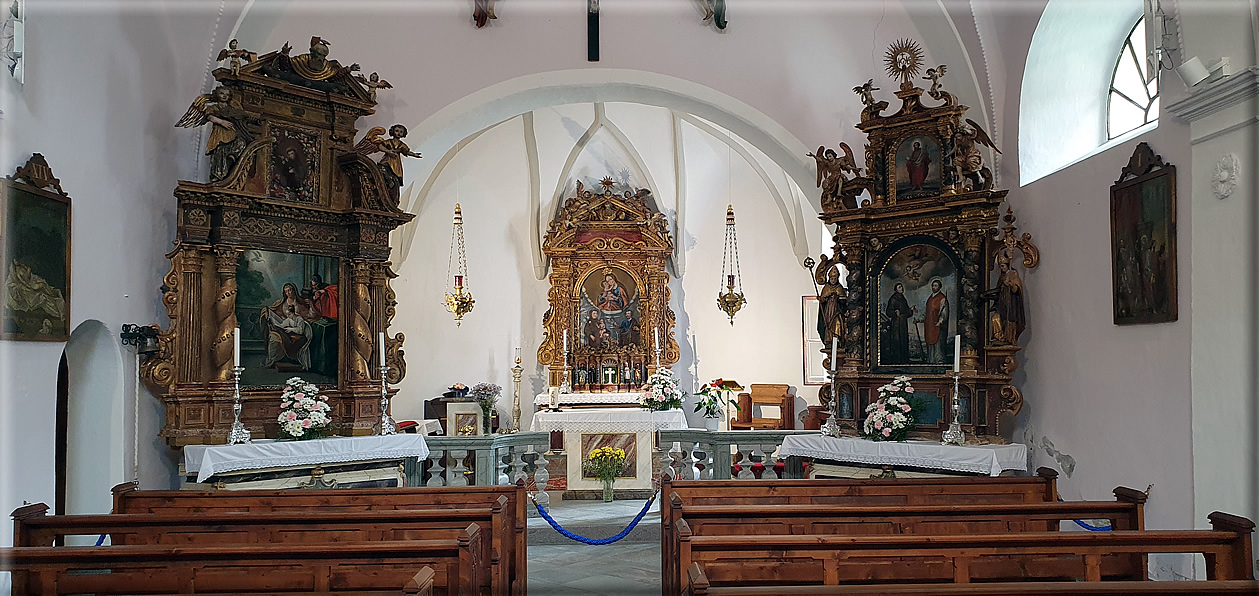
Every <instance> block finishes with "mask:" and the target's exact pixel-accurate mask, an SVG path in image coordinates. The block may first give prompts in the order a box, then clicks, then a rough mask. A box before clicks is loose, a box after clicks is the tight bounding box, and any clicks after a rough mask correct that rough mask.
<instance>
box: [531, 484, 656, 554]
mask: <svg viewBox="0 0 1259 596" xmlns="http://www.w3.org/2000/svg"><path fill="white" fill-rule="evenodd" d="M529 498H530V499H533V495H530V496H529ZM655 502H656V495H654V494H653V495H651V498H650V499H647V503H646V504H644V505H643V510H642V511H639V512H638V515H637V516H636V517H635V518H634V521H632V522H630V524H629V525H628V526H625V529H624V530H621V533H620V534H617V535H616V536H612V537H610V538H587V537H585V536H582V535H581V534H574V533H572V532H569V531H568V530H565V529H564V526H561V525H560V524H559V522H556V521H555V520H554V519H552V518H551V514H549V513H547V512H546V509H543V508H542V505H540V504H538V502H537V501H536V500H534V501H533V506H534V507H537V508H538V514H539V515H541V516H542V519H545V520H546V523H548V524H551V527H552V528H555V531H556V532H559V533H560V535H562V536H564V537H565V538H568V539H570V540H576V541H577V542H581V543H584V544H591V545H594V546H601V545H604V544H612V543H613V542H616V541H618V540H620V539H622V538H624V537H626V536H628V535H629V533H630V530H633V529H634V526H637V525H638V522H640V521H642V520H643V516H644V515H647V510H648V509H651V504H652V503H655Z"/></svg>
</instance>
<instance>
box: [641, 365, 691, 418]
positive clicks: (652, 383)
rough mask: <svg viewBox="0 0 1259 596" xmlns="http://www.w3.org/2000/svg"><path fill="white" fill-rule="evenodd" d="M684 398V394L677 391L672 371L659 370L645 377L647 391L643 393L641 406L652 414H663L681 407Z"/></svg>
mask: <svg viewBox="0 0 1259 596" xmlns="http://www.w3.org/2000/svg"><path fill="white" fill-rule="evenodd" d="M684 397H686V392H684V391H682V390H681V389H678V380H677V378H676V377H674V376H673V371H672V370H669V369H667V368H660V369H657V370H656V372H654V373H652V375H651V376H650V377H647V390H646V391H645V392H643V398H642V405H643V407H644V408H646V409H648V410H651V411H652V412H663V411H664V410H672V409H675V408H680V407H682V398H684Z"/></svg>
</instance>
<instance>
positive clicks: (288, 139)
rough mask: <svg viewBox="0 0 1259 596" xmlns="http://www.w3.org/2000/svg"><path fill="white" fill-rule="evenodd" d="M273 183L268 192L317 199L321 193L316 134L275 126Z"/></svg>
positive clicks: (290, 198)
mask: <svg viewBox="0 0 1259 596" xmlns="http://www.w3.org/2000/svg"><path fill="white" fill-rule="evenodd" d="M272 136H274V137H275V139H276V140H275V145H273V146H272V149H271V184H270V188H269V189H268V193H267V194H268V195H269V196H271V197H273V198H277V199H284V200H286V201H293V202H297V203H314V202H315V201H316V200H317V199H318V195H319V186H318V179H319V165H318V163H316V160H318V159H319V140H318V138H316V137H315V136H314V135H311V134H308V133H305V132H301V131H296V130H287V129H284V128H273V129H272Z"/></svg>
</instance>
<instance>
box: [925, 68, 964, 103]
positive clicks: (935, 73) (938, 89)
mask: <svg viewBox="0 0 1259 596" xmlns="http://www.w3.org/2000/svg"><path fill="white" fill-rule="evenodd" d="M948 71H949V67H948V65H945V64H941V65H939V66H937V67H935V68H928V69H927V76H925V77H923V79H925V80H928V81H931V89H929V90H927V95H930V96H931V99H934V100H937V101H943V102H944V104H945V105H949V106H953V105H957V98H955V97H953V94H952V93H949V92H948V91H945V90H944V86H943V85H941V84H940V79H943V78H944V73H946V72H948Z"/></svg>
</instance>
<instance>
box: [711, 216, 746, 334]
mask: <svg viewBox="0 0 1259 596" xmlns="http://www.w3.org/2000/svg"><path fill="white" fill-rule="evenodd" d="M721 277H722V279H723V280H724V281H725V282H726V291H725V292H722V291H720V290H718V291H717V308H720V309H721V310H722V312H724V313H726V315H728V316H729V317H730V324H731V325H734V315H735V313H737V312H739V309H741V308H743V305H744V304H747V299H746V298H744V297H743V276H742V275H740V274H739V240H738V238H737V237H736V236H735V231H734V205H728V206H726V245H725V247H724V248H723V249H722V257H721ZM736 284H737V285H738V291H735V286H736Z"/></svg>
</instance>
